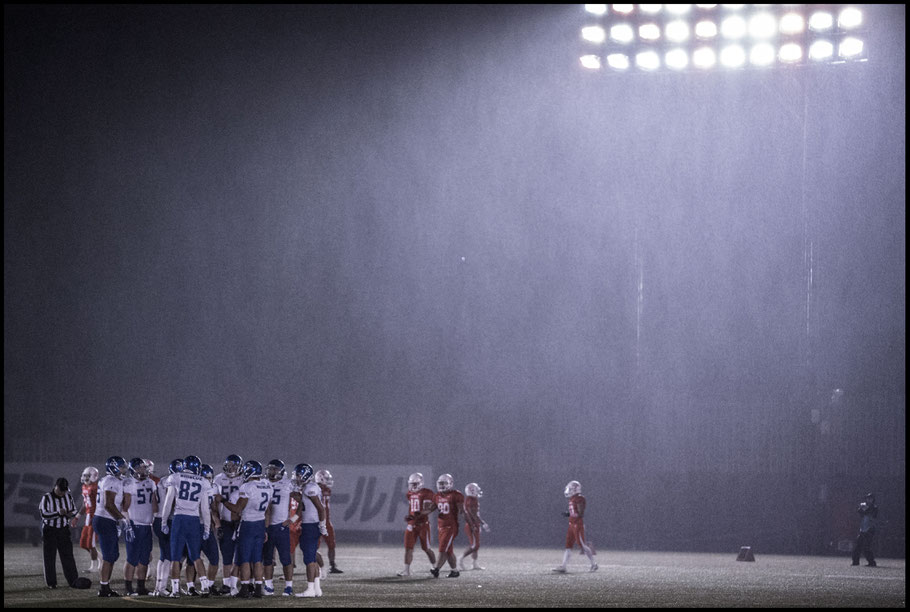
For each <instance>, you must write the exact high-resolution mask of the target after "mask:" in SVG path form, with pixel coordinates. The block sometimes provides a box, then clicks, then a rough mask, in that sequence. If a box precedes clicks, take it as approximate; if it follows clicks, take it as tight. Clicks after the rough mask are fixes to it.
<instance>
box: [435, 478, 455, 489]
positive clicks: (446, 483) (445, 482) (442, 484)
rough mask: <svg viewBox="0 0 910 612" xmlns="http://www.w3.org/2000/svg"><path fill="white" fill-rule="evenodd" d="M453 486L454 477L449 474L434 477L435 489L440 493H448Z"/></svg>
mask: <svg viewBox="0 0 910 612" xmlns="http://www.w3.org/2000/svg"><path fill="white" fill-rule="evenodd" d="M454 488H455V479H453V478H452V475H451V474H443V475H442V476H440V477H439V478H437V479H436V490H437V491H439V492H440V493H448V492H449V491H451V490H453V489H454Z"/></svg>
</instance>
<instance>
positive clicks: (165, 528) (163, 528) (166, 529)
mask: <svg viewBox="0 0 910 612" xmlns="http://www.w3.org/2000/svg"><path fill="white" fill-rule="evenodd" d="M170 531H171V528H170V527H168V526H167V522H166V521H161V533H163V534H164V535H167V534H168V533H169V532H170Z"/></svg>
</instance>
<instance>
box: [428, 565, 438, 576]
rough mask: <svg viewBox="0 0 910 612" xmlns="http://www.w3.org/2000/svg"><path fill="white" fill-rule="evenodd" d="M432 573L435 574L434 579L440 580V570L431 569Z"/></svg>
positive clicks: (436, 568)
mask: <svg viewBox="0 0 910 612" xmlns="http://www.w3.org/2000/svg"><path fill="white" fill-rule="evenodd" d="M430 573H431V574H433V578H439V568H438V567H434V568H432V569H430Z"/></svg>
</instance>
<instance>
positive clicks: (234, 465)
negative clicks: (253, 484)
mask: <svg viewBox="0 0 910 612" xmlns="http://www.w3.org/2000/svg"><path fill="white" fill-rule="evenodd" d="M242 468H243V458H242V457H241V456H240V455H228V456H227V458H226V459H225V460H224V465H223V466H222V468H221V470H222V471H223V472H224V473H225V474H227V475H228V476H229V477H231V478H234V477H235V476H239V475H240V470H241V469H242Z"/></svg>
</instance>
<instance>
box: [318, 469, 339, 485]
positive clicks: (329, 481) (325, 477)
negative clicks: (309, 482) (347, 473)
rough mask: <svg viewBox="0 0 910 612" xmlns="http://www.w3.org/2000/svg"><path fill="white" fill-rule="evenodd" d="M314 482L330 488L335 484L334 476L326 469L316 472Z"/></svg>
mask: <svg viewBox="0 0 910 612" xmlns="http://www.w3.org/2000/svg"><path fill="white" fill-rule="evenodd" d="M316 484H321V485H325V486H327V487H329V488H330V489H331V488H332V487H333V486H334V485H335V477H334V476H332V473H331V472H330V471H328V470H319V471H318V472H316Z"/></svg>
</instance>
